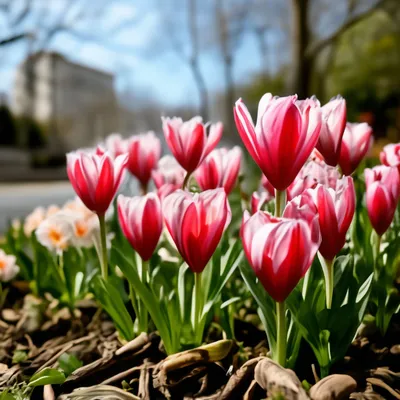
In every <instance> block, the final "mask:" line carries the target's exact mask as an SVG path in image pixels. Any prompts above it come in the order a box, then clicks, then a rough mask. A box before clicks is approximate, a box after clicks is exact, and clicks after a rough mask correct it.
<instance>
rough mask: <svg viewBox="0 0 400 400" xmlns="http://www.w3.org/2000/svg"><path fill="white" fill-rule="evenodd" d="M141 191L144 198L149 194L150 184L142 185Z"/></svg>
mask: <svg viewBox="0 0 400 400" xmlns="http://www.w3.org/2000/svg"><path fill="white" fill-rule="evenodd" d="M140 191H141V194H142V196H145V195H146V194H147V191H148V184H147V183H141V184H140Z"/></svg>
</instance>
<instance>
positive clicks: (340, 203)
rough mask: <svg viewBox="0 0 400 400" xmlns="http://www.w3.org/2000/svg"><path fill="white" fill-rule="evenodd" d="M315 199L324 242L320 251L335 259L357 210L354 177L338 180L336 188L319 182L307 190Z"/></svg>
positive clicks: (325, 256) (327, 257)
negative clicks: (313, 187)
mask: <svg viewBox="0 0 400 400" xmlns="http://www.w3.org/2000/svg"><path fill="white" fill-rule="evenodd" d="M307 191H308V192H309V193H310V194H311V195H312V198H313V200H314V203H315V205H316V206H317V209H318V214H319V225H320V229H321V235H322V242H321V246H320V248H319V251H320V253H321V254H322V255H323V257H324V258H325V259H327V260H333V259H334V258H335V256H336V254H337V253H339V251H340V250H341V249H342V247H343V246H344V244H345V241H346V233H347V230H348V229H349V227H350V224H351V221H352V219H353V215H354V210H355V191H354V184H353V179H352V178H351V177H343V178H342V179H340V180H338V182H337V187H336V190H335V189H332V188H327V187H325V186H322V185H321V184H319V185H318V186H317V187H316V188H315V189H308V190H307Z"/></svg>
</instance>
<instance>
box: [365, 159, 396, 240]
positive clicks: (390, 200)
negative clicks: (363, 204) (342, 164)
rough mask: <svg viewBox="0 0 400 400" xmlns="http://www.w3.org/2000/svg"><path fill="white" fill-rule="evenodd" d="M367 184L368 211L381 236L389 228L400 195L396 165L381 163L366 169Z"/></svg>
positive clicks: (374, 226) (373, 225)
mask: <svg viewBox="0 0 400 400" xmlns="http://www.w3.org/2000/svg"><path fill="white" fill-rule="evenodd" d="M364 174H365V183H366V186H367V196H366V197H367V211H368V216H369V219H370V221H371V224H372V227H373V228H374V229H375V231H376V233H377V234H378V235H379V236H382V235H383V234H384V233H385V232H386V231H387V230H388V228H389V226H390V224H391V223H392V221H393V217H394V214H395V212H396V207H397V203H398V201H399V197H400V176H399V171H398V169H397V168H396V167H387V166H383V165H379V166H377V167H374V168H372V169H370V168H366V169H365V171H364Z"/></svg>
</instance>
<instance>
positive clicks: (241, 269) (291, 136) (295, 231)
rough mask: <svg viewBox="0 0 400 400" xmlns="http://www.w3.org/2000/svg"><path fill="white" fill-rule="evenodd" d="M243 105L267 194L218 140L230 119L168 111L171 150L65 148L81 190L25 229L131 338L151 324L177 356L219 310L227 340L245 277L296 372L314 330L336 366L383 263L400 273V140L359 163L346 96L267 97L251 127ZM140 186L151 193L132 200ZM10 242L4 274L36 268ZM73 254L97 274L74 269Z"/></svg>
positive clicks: (360, 138) (318, 347)
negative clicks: (323, 99) (399, 249)
mask: <svg viewBox="0 0 400 400" xmlns="http://www.w3.org/2000/svg"><path fill="white" fill-rule="evenodd" d="M233 114H234V119H235V122H236V127H237V130H238V132H239V136H240V138H241V140H242V142H243V144H244V147H245V148H246V149H247V152H248V153H249V155H250V157H252V158H253V160H254V161H255V163H256V164H257V166H258V168H259V170H260V171H259V172H260V176H261V179H260V181H259V182H257V183H258V184H259V190H258V191H257V192H254V193H253V194H251V193H245V188H244V187H242V186H241V183H242V182H243V181H245V179H243V180H242V179H238V178H239V175H244V176H245V175H246V173H247V171H246V166H245V165H243V160H244V159H245V155H246V154H245V153H243V152H242V150H241V148H240V147H238V146H235V147H233V148H232V149H228V148H217V146H218V143H219V141H220V139H221V137H222V133H223V126H222V123H220V122H218V123H216V124H209V123H204V122H203V120H202V119H201V117H194V118H192V119H190V120H189V121H183V120H182V119H180V118H176V117H174V118H162V121H161V123H160V129H161V128H162V130H163V133H164V139H165V142H166V144H167V145H168V147H169V149H170V152H171V155H164V156H161V147H162V146H161V142H160V139H159V138H158V137H157V135H156V134H155V133H153V132H147V133H142V134H139V135H134V136H132V137H130V138H127V139H124V138H123V137H122V136H121V135H119V134H115V133H114V134H112V135H110V136H109V137H108V138H106V139H105V140H104V142H102V143H101V144H99V145H98V147H97V148H96V149H88V150H78V151H76V152H73V153H69V154H67V172H68V177H69V180H70V181H71V184H72V187H73V189H74V190H75V192H76V194H77V196H78V198H77V199H75V200H74V201H72V202H68V203H67V204H65V205H64V206H62V207H61V208H58V207H56V206H52V207H50V208H49V209H47V210H45V209H44V208H37V209H35V210H34V211H33V212H32V214H30V215H29V216H28V217H27V218H26V220H25V221H24V223H23V224H22V225H21V227H20V228H18V229H14V228H13V229H14V233H15V232H16V231H18V232H20V233H18V235H22V236H24V238H25V239H24V240H25V242H24V243H27V242H29V241H31V242H32V243H33V245H34V246H36V242H37V243H38V244H39V245H40V249H39V250H38V251H37V252H39V251H40V252H43V251H44V250H45V251H47V252H48V254H50V255H49V256H48V258H47V259H48V260H53V261H52V262H54V260H56V264H57V263H58V264H57V265H56V266H57V268H56V269H55V270H54V271H53V272H52V273H53V275H51V277H54V276H56V278H54V279H61V280H64V281H65V283H66V287H69V286H71V287H75V289H76V287H81V286H82V285H83V284H82V282H83V281H84V282H85V285H86V287H87V288H88V289H87V290H89V289H90V290H91V291H92V293H93V294H94V296H95V298H96V299H97V301H98V302H99V303H100V304H101V306H102V307H103V308H104V310H105V311H106V312H107V313H108V314H109V315H110V317H111V318H112V319H113V321H114V322H115V325H116V327H117V329H118V332H119V334H120V336H121V337H122V338H123V339H125V340H130V339H132V338H133V337H134V335H137V334H139V333H141V332H148V331H149V329H150V328H151V327H152V326H155V327H156V329H157V331H158V333H159V334H160V336H161V339H162V342H163V345H164V348H165V350H166V352H167V353H174V352H177V351H179V350H180V349H182V348H187V347H190V346H198V345H200V344H201V343H202V341H203V338H204V332H205V330H206V328H207V325H208V324H210V322H211V321H212V320H213V317H214V315H215V314H217V313H218V318H217V319H216V320H218V321H219V320H222V322H221V326H223V327H224V328H223V329H224V331H225V335H230V336H234V330H233V328H232V323H231V322H232V319H233V315H234V313H235V305H236V303H238V304H242V303H240V302H241V301H243V300H244V299H241V298H240V296H238V294H237V292H236V291H235V289H233V287H234V286H233V285H236V284H238V285H240V286H241V287H242V288H243V290H247V289H246V287H247V288H248V292H246V293H251V295H252V296H253V297H254V299H255V301H256V303H257V305H258V307H259V315H260V318H261V321H262V323H263V324H264V327H265V330H266V333H267V337H268V342H269V347H270V350H271V353H272V356H273V357H274V359H275V360H276V361H278V362H279V363H280V364H281V365H289V366H292V365H293V363H294V362H295V359H296V356H297V354H298V351H299V346H300V343H301V338H304V339H305V340H306V341H308V342H309V344H310V346H311V348H312V349H313V351H314V352H315V355H316V357H317V360H318V362H319V364H320V367H321V373H322V374H325V373H327V371H328V370H329V367H330V366H331V364H332V363H333V362H334V361H335V360H337V359H339V358H340V357H343V356H344V352H343V351H345V350H343V349H346V346H347V345H348V344H349V343H350V342H351V340H352V339H353V337H354V335H355V334H356V331H357V329H358V327H359V326H360V324H361V322H362V318H363V315H364V314H365V312H367V311H368V312H373V311H371V310H374V306H370V307H367V305H368V304H370V303H368V302H369V300H370V299H371V303H372V304H377V303H378V304H381V302H382V301H381V299H380V298H379V299H378V297H376V296H379V293H381V292H382V291H380V292H379V291H374V290H373V289H372V285H386V282H387V279H386V280H385V283H382V282H383V279H381V278H380V277H381V275H382V272H381V271H382V269H384V268H383V267H382V265H383V261H382V260H389V261H386V263H387V265H389V264H390V266H388V267H387V269H388V270H389V269H390V273H389V272H388V274H392V275H393V276H394V275H395V274H394V273H392V272H393V271H392V269H393V268H395V267H394V264H395V262H394V261H393V260H394V259H395V257H393V256H391V255H390V254H391V253H390V251H394V250H393V248H394V247H395V244H396V243H397V242H395V241H396V240H398V239H396V238H395V236H396V235H397V236H398V229H399V226H398V225H400V224H399V223H398V221H397V220H396V218H397V219H398V217H396V215H398V204H399V198H400V145H399V144H390V145H387V146H385V147H384V149H383V150H382V153H381V156H380V160H381V162H382V164H383V165H379V166H375V167H373V168H365V169H364V173H363V174H362V173H359V170H361V167H360V166H361V165H362V163H363V162H364V161H363V160H364V159H365V157H366V155H367V153H368V150H369V148H370V146H371V143H372V128H371V127H370V126H369V125H368V124H366V123H350V122H348V121H347V112H346V101H345V100H344V99H343V98H342V97H340V96H337V97H335V98H334V99H332V100H331V101H329V102H328V103H327V104H325V105H323V106H321V104H320V102H319V101H318V100H317V99H316V98H315V97H312V98H309V99H302V100H299V99H298V98H297V96H287V97H274V96H273V95H272V94H270V93H268V94H265V95H264V96H263V97H262V98H261V100H260V102H259V105H258V115H257V119H256V123H255V124H254V122H253V119H252V117H251V115H250V113H249V111H248V110H247V108H246V106H245V104H244V102H243V101H242V100H241V99H239V100H238V101H237V102H236V104H235V105H234V110H233ZM253 178H254V177H252V176H251V177H247V179H248V180H251V179H253ZM257 179H258V178H257ZM130 181H132V182H136V183H137V184H138V185H136V188H137V187H139V189H140V190H139V191H138V190H137V189H135V192H134V193H130V194H131V195H132V196H130V195H129V194H127V193H126V190H125V189H126V188H131V189H132V188H133V187H134V186H133V185H127V186H126V187H125V185H124V183H129V182H130ZM253 187H256V186H255V185H254V186H253ZM120 188H123V189H124V190H123V194H122V193H120V194H118V192H119V191H120ZM235 199H239V202H235ZM114 200H115V209H116V212H115V213H112V209H113V202H114ZM239 204H240V205H239ZM396 213H397V214H396ZM111 214H113V215H111ZM360 221H361V222H360ZM393 221H394V222H393ZM360 224H361V228H360ZM107 230H111V232H112V238H111V237H110V236H109V235H107ZM372 230H374V232H375V233H374V234H373V235H372V236H371V237H370V233H371V232H372ZM391 232H395V234H394V235H393V234H392V233H391ZM18 235H17V236H18ZM14 236H15V235H14ZM12 240H16V239H15V238H14V237H13V236H12V235H11V236H10V242H12ZM382 242H385V243H387V244H385V246H383V245H382V246H381V244H382ZM360 243H361V244H360ZM11 244H13V245H12V246H11V245H10V246H9V248H10V249H11V250H13V251H15V252H16V253H17V256H16V258H12V256H6V255H5V253H4V254H3V253H1V252H0V279H1V280H9V279H11V278H13V275H15V274H16V272H17V271H18V267H16V263H18V265H19V266H20V268H21V272H22V273H23V274H25V273H26V271H25V270H26V263H25V262H24V260H25V261H26V259H27V256H26V254H25V253H21V248H22V246H20V245H18V246H16V245H15V243H13V242H12V243H11ZM370 247H371V248H372V247H373V253H374V260H372V262H370V261H371V260H370V259H368V257H369V256H368V254H369V253H371V252H370V251H369V250H370ZM94 249H95V250H96V252H97V258H98V261H96V258H95V257H96V252H95V250H94ZM7 250H8V248H7ZM74 252H76V254H75V253H74ZM71 254H73V257H75V258H73V259H74V260H76V259H79V260H83V261H82V262H86V263H87V264H89V261H90V264H91V265H93V264H94V265H96V266H97V265H99V266H100V268H96V267H95V268H94V270H93V271H90V274H86V275H85V273H84V269H83V268H82V269H81V270H79V272H78V273H75V275H73V276H72V278H71V273H70V271H69V269H70V268H71V267H70V265H71V262H72V261H71V260H72V258H71V257H72V256H71ZM10 257H11V258H10ZM64 257H66V260H67V261H68V262H65V260H64ZM68 257H69V258H68ZM2 260H3V262H2ZM21 262H23V263H21ZM24 271H25V272H24ZM100 271H101V274H100V273H99V272H100ZM28 272H29V271H28ZM57 274H58V275H57ZM26 276H29V274H27V275H26ZM84 276H85V277H87V280H85V279H86V278H85V279H84V278H83V277H84ZM51 277H50V278H49V279H53V278H51ZM372 277H374V279H372ZM33 279H38V277H37V276H35V277H33ZM70 281H73V284H71V283H70ZM74 285H75V286H74ZM125 289H126V290H127V293H124V290H125ZM75 292H76V290H75ZM86 293H87V292H86ZM377 293H378V294H377ZM385 293H386V292H385ZM68 295H69V296H70V297H71V296H72V297H73V293H72V292H71V291H69V292H68ZM249 295H250V294H249ZM374 296H375V297H374ZM72 297H71V299H72ZM127 299H129V302H128V301H127ZM73 300H74V299H72V300H71V301H70V302H69V306H70V307H73V304H74V301H73ZM129 303H130V304H129ZM238 307H239V306H238ZM132 310H133V311H132ZM227 310H229V312H230V313H231V315H229V316H228V317H226V315H227V314H229V312H228V311H227ZM382 312H384V311H382ZM344 313H346V315H348V316H349V317H348V318H347V320H348V321H347V320H346V321H342V320H343V318H342V316H343V315H344ZM224 315H225V317H224ZM376 315H379V313H378V312H377V313H376ZM387 315H389V314H385V315H384V316H383V317H382V318H381V317H379V318H378V317H377V325H379V324H380V322H379V321H387V319H388V317H387ZM391 315H392V314H390V316H391ZM224 318H226V320H224ZM389 319H390V318H389ZM339 320H340V323H338V321H339ZM150 321H151V323H150ZM385 324H386V325H387V322H384V323H382V326H383V325H385ZM287 326H290V329H287ZM338 326H343V332H345V334H343V335H341V334H340V335H339V334H338V333H337V329H338ZM229 327H230V328H232V329H230V328H229ZM335 329H336V330H335ZM382 330H384V329H382ZM340 341H341V344H338V342H340Z"/></svg>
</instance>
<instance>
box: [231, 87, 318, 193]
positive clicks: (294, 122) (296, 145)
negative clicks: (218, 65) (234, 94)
mask: <svg viewBox="0 0 400 400" xmlns="http://www.w3.org/2000/svg"><path fill="white" fill-rule="evenodd" d="M296 99H297V98H296V96H289V97H281V98H277V97H273V96H272V94H270V93H267V94H265V95H264V96H263V97H262V98H261V100H260V103H259V105H258V116H257V123H256V126H254V123H253V121H252V119H251V116H250V114H249V112H248V110H247V108H246V106H245V105H244V103H243V102H242V100H241V99H239V100H238V101H237V102H236V105H235V108H234V115H235V121H236V126H237V129H238V131H239V134H240V137H241V138H242V140H243V142H244V144H245V146H246V148H247V150H248V151H249V153H250V155H251V156H252V157H253V159H254V161H255V162H256V163H257V164H258V166H259V167H260V169H261V170H262V172H263V174H264V175H265V176H266V177H267V178H268V180H269V182H271V184H272V185H273V186H274V188H275V189H278V190H281V191H283V190H285V189H286V188H287V187H288V186H289V185H290V184H291V183H292V182H293V181H294V179H295V178H296V176H297V174H298V173H299V171H300V169H301V167H302V166H303V165H304V163H305V162H306V160H307V158H308V156H309V155H310V154H311V152H312V150H313V148H314V147H315V145H316V143H317V141H318V137H319V132H320V129H321V112H320V109H319V107H317V106H316V105H315V103H314V102H313V101H311V100H310V101H304V102H303V103H301V104H300V105H297V104H296Z"/></svg>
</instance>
